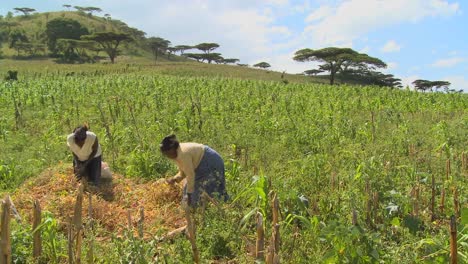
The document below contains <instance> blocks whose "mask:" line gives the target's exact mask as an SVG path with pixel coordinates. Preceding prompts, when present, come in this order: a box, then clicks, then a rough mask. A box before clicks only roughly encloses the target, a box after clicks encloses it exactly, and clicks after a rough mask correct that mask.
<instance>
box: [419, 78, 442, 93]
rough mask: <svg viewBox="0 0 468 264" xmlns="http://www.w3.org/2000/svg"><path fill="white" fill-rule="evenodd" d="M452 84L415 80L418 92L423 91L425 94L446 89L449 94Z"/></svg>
mask: <svg viewBox="0 0 468 264" xmlns="http://www.w3.org/2000/svg"><path fill="white" fill-rule="evenodd" d="M450 84H451V83H450V82H447V81H429V80H421V79H419V80H415V81H414V82H413V85H414V87H415V88H416V90H421V91H423V92H425V91H427V90H431V91H432V89H435V90H436V91H437V89H440V88H444V90H445V91H446V92H448V89H449V86H450Z"/></svg>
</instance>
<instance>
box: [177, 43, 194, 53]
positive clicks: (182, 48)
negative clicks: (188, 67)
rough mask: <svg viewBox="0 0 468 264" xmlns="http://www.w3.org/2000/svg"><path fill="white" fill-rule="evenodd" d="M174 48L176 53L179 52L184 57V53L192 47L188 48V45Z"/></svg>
mask: <svg viewBox="0 0 468 264" xmlns="http://www.w3.org/2000/svg"><path fill="white" fill-rule="evenodd" d="M174 48H176V49H177V51H179V52H180V55H184V52H185V51H186V50H190V49H193V47H192V46H189V45H177V46H175V47H174Z"/></svg>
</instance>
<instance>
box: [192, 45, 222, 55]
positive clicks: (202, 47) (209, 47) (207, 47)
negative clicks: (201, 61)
mask: <svg viewBox="0 0 468 264" xmlns="http://www.w3.org/2000/svg"><path fill="white" fill-rule="evenodd" d="M194 48H196V49H199V50H201V51H203V52H205V53H210V52H211V51H213V50H215V49H217V48H219V44H217V43H200V44H198V45H196V46H195V47H194Z"/></svg>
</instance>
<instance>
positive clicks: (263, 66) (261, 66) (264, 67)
mask: <svg viewBox="0 0 468 264" xmlns="http://www.w3.org/2000/svg"><path fill="white" fill-rule="evenodd" d="M253 66H254V67H257V68H262V69H266V68H270V67H271V65H270V64H269V63H268V62H264V61H262V62H259V63H257V64H254V65H253Z"/></svg>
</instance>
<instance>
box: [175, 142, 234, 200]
mask: <svg viewBox="0 0 468 264" xmlns="http://www.w3.org/2000/svg"><path fill="white" fill-rule="evenodd" d="M203 192H206V193H207V194H208V195H209V196H210V197H213V198H217V199H219V200H221V201H227V200H228V199H229V195H228V194H227V191H226V179H225V177H224V161H223V159H222V158H221V156H220V155H219V154H218V152H216V151H215V150H213V149H212V148H210V147H208V146H205V153H204V154H203V158H202V159H201V161H200V164H199V165H198V167H197V168H196V169H195V189H194V191H193V193H192V200H191V203H190V206H191V207H196V206H197V204H198V202H199V200H200V197H201V194H202V193H203ZM186 194H187V184H186V185H185V186H184V197H185V196H186Z"/></svg>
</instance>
